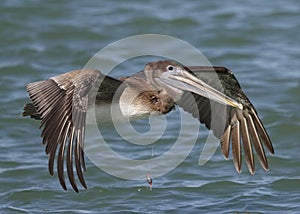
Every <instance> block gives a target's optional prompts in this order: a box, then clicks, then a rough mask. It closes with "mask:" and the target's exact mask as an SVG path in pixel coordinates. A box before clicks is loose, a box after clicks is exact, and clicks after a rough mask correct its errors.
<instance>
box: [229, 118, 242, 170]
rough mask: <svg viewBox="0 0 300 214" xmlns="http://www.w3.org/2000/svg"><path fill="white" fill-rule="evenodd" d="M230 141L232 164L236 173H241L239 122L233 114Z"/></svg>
mask: <svg viewBox="0 0 300 214" xmlns="http://www.w3.org/2000/svg"><path fill="white" fill-rule="evenodd" d="M231 127H232V129H231V133H232V136H231V141H232V156H233V164H234V166H235V169H236V171H237V172H239V173H240V172H241V163H242V160H241V144H240V138H241V137H240V122H239V121H238V120H237V117H236V114H234V116H233V118H232V121H231Z"/></svg>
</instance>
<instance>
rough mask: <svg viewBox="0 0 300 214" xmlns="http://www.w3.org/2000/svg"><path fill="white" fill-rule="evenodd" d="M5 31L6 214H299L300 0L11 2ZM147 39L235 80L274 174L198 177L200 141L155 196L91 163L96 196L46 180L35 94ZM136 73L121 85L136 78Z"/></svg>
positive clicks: (0, 146)
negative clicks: (260, 129)
mask: <svg viewBox="0 0 300 214" xmlns="http://www.w3.org/2000/svg"><path fill="white" fill-rule="evenodd" d="M0 29H1V32H0V47H1V49H0V69H1V82H0V90H1V93H0V101H1V107H0V117H1V120H0V127H1V129H0V130H1V131H0V153H1V156H0V160H1V161H0V186H1V191H0V211H1V213H42V212H49V213H58V212H64V211H65V212H74V213H100V212H103V213H113V212H116V213H118V212H120V213H164V212H170V213H171V212H172V213H176V212H178V213H182V212H183V211H185V212H190V213H196V212H198V213H199V212H200V213H208V212H212V213H215V212H219V213H220V212H224V213H226V212H229V213H231V212H246V211H249V212H262V213H274V212H282V211H284V212H291V213H297V212H299V211H300V167H299V166H300V158H299V154H300V147H299V139H300V134H299V131H300V130H299V127H300V115H299V104H300V98H299V97H300V96H299V94H300V72H299V71H298V69H299V67H300V42H299V35H300V4H299V2H298V1H297V0H294V1H293V0H291V1H279V0H275V1H270V2H268V3H266V1H264V2H263V1H259V0H254V1H251V2H250V1H248V2H246V1H233V0H228V1H196V0H193V1H186V2H184V1H177V0H176V1H172V3H171V2H165V3H163V2H161V1H158V0H152V1H131V2H126V1H72V2H71V1H69V2H68V3H67V2H62V1H18V0H12V1H11V0H7V1H1V4H0ZM144 33H156V34H167V35H170V36H174V37H177V38H179V39H182V40H184V41H186V42H188V43H190V44H191V45H193V46H195V47H197V48H198V49H199V50H200V51H202V52H203V53H204V54H205V55H206V57H207V58H208V59H209V60H210V62H211V63H212V64H214V65H223V66H226V67H229V68H231V69H232V70H233V71H234V72H235V74H236V76H237V78H238V79H239V81H240V83H241V85H242V87H243V89H244V91H245V92H246V93H247V95H248V96H249V98H250V99H251V100H252V102H253V103H254V105H255V106H256V108H257V110H258V112H259V115H260V116H261V118H262V120H263V122H264V124H265V126H266V128H267V130H268V132H269V134H270V136H271V139H272V141H273V144H274V147H275V156H271V155H269V154H268V155H267V156H268V159H269V165H270V170H269V171H268V172H265V171H264V170H262V168H261V167H260V166H259V164H258V163H257V164H256V165H257V167H256V168H257V170H256V174H255V175H254V176H251V175H250V174H249V172H247V170H246V166H245V165H243V171H242V173H241V174H238V173H236V171H235V170H234V167H233V164H232V161H231V160H229V161H226V160H224V159H223V157H222V155H221V151H220V150H218V151H217V152H216V153H215V155H214V156H213V158H212V159H211V160H210V161H209V162H208V163H207V164H205V165H203V166H199V165H198V164H197V163H198V158H199V154H200V151H201V149H202V146H203V145H201V140H200V141H199V142H198V143H197V145H196V147H195V148H194V149H193V151H192V152H191V154H190V156H189V157H188V158H187V159H186V160H185V161H184V162H183V163H182V164H181V165H180V166H178V167H177V168H176V169H174V170H173V171H171V172H169V173H167V174H165V175H163V176H161V177H158V178H156V179H155V180H154V186H153V191H149V190H147V183H146V181H130V180H123V179H119V178H115V177H113V176H111V175H108V174H106V173H104V172H103V171H101V170H99V169H98V168H97V167H96V166H94V165H93V164H92V163H91V162H89V161H88V162H87V168H88V169H87V170H88V171H87V173H86V175H85V177H86V180H87V183H88V187H89V189H88V190H83V191H81V192H80V193H79V194H77V193H74V192H73V191H71V189H70V188H69V190H68V191H67V192H65V191H63V190H62V189H61V187H60V186H59V182H58V179H57V177H56V176H55V177H51V176H50V175H49V174H48V171H47V161H48V158H47V156H46V155H45V154H44V147H43V146H42V144H41V139H40V137H39V136H40V131H39V130H38V123H37V122H36V121H32V120H29V119H24V118H21V116H20V114H21V111H22V108H23V104H24V103H26V102H27V101H28V97H27V93H26V90H25V85H26V83H28V82H32V81H36V80H40V79H45V78H49V77H51V76H54V75H57V74H60V73H63V72H66V71H69V70H73V69H77V68H81V67H83V66H84V65H85V63H86V62H87V61H88V60H89V59H90V58H91V57H92V56H93V55H94V54H95V53H96V52H97V51H99V50H100V49H101V48H103V47H105V46H106V45H108V44H110V43H111V42H114V41H117V40H119V39H122V38H124V37H127V36H132V35H136V34H144ZM137 63H138V62H137V61H135V63H133V65H132V67H128V69H127V70H126V69H125V70H124V71H123V72H124V73H123V75H127V74H128V73H129V72H131V73H132V71H137V68H136V67H135V66H142V63H141V64H138V65H137ZM141 68H142V67H138V69H141ZM127 72H128V73H127ZM175 113H176V112H175ZM137 124H138V125H139V124H140V125H141V126H143V124H142V123H141V122H138V123H137ZM168 136H170V138H169V143H171V142H172V133H169V135H168ZM112 137H113V136H112ZM174 140H175V139H174ZM126 145H127V144H126ZM127 146H128V145H127ZM159 146H160V144H158V145H156V146H155V147H154V149H155V151H157V150H158V151H159V150H160V147H159ZM126 150H130V149H129V148H126Z"/></svg>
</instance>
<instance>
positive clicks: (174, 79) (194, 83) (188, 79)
mask: <svg viewBox="0 0 300 214" xmlns="http://www.w3.org/2000/svg"><path fill="white" fill-rule="evenodd" d="M158 80H159V81H160V82H161V84H166V85H168V86H171V87H174V88H177V89H181V90H184V91H190V92H194V93H196V94H199V95H200V96H203V97H206V98H208V99H211V100H214V101H216V102H218V103H221V104H223V105H229V106H232V107H235V108H239V109H241V110H242V109H243V105H242V104H241V103H239V102H237V101H236V100H234V99H232V98H230V97H228V96H227V95H226V94H224V93H222V92H220V91H218V90H216V89H215V88H213V87H211V86H210V85H208V84H206V83H205V82H203V81H202V80H200V79H198V78H197V77H195V76H193V75H192V74H190V73H189V72H187V71H185V70H183V69H179V68H177V69H176V70H175V69H174V71H167V72H163V73H162V74H161V76H160V78H158Z"/></svg>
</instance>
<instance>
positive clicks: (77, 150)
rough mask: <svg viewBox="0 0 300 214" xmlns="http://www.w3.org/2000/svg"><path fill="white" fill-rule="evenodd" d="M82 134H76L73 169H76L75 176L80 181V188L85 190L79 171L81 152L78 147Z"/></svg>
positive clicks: (85, 186)
mask: <svg viewBox="0 0 300 214" xmlns="http://www.w3.org/2000/svg"><path fill="white" fill-rule="evenodd" d="M80 135H82V134H80V133H79V132H77V141H76V145H75V148H74V149H75V152H74V153H75V155H74V156H75V167H76V171H77V176H78V179H79V181H80V183H81V184H82V186H83V187H84V188H85V189H87V185H86V183H85V180H84V177H83V174H82V169H81V165H80V150H81V146H80V139H82V136H80Z"/></svg>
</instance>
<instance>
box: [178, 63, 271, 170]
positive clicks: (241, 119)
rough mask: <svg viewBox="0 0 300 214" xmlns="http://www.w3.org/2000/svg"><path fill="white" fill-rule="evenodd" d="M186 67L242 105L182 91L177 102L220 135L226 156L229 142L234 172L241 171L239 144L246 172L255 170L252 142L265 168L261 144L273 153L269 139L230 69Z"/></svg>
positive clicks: (265, 160) (265, 161) (226, 155)
mask: <svg viewBox="0 0 300 214" xmlns="http://www.w3.org/2000/svg"><path fill="white" fill-rule="evenodd" d="M186 69H187V70H188V71H190V72H191V73H192V74H194V75H195V76H196V77H197V78H199V79H201V80H202V81H204V82H205V83H207V84H208V85H210V86H211V87H213V88H215V89H217V90H218V91H220V92H222V93H224V94H225V95H227V96H229V97H230V98H232V99H234V100H236V101H238V102H239V103H241V104H242V105H243V109H242V110H241V109H237V108H233V107H231V106H226V105H222V104H220V103H217V102H214V101H212V100H209V98H206V97H203V96H200V95H198V94H195V93H191V92H184V94H183V96H182V98H181V99H180V100H179V101H178V102H177V104H178V105H179V106H181V107H182V108H183V109H184V110H186V111H188V112H190V113H191V114H192V115H193V116H194V117H196V118H198V119H199V121H200V122H201V123H204V124H205V125H206V127H207V128H208V129H211V130H212V131H213V132H214V135H215V136H216V137H218V138H219V139H221V148H222V152H223V154H224V156H225V157H226V158H228V156H229V148H230V142H231V147H232V155H233V162H234V165H235V168H236V170H237V171H238V172H240V171H241V154H242V152H241V144H242V145H243V150H244V155H245V159H246V163H247V166H248V169H249V171H250V173H251V174H253V173H254V170H255V167H254V156H253V148H252V146H253V147H254V149H255V151H256V154H257V156H258V159H259V161H260V163H261V165H262V167H263V168H264V169H265V170H267V169H268V161H267V158H266V155H265V152H264V146H265V147H266V148H267V149H268V150H269V151H270V152H271V153H272V154H274V149H273V146H272V143H271V140H270V138H269V136H268V134H267V132H266V130H265V128H264V126H263V124H262V122H261V120H260V119H259V117H258V115H257V112H256V110H255V108H254V106H253V105H252V103H251V102H250V100H249V99H248V97H247V96H246V95H245V94H244V92H243V91H242V89H241V87H240V84H239V83H238V81H237V79H236V78H235V76H234V75H233V73H232V72H231V71H230V70H228V69H227V68H225V67H203V66H194V67H186ZM191 98H192V99H191ZM263 145H264V146H263Z"/></svg>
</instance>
